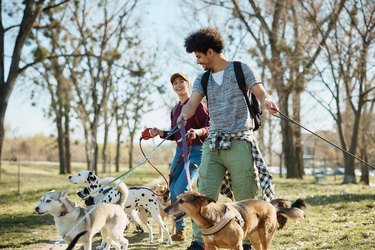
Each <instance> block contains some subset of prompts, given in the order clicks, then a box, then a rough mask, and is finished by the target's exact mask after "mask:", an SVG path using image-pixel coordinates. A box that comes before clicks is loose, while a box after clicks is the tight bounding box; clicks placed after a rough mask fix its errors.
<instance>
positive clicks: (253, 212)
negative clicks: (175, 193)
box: [165, 192, 305, 250]
mask: <svg viewBox="0 0 375 250" xmlns="http://www.w3.org/2000/svg"><path fill="white" fill-rule="evenodd" d="M165 212H166V213H168V214H170V215H173V216H174V217H175V221H177V220H179V219H181V218H183V217H185V216H189V217H191V218H192V219H193V221H194V222H195V223H196V224H197V225H198V227H199V228H200V229H201V231H202V235H203V241H204V245H205V249H206V250H213V249H216V247H219V248H230V249H236V250H243V247H242V239H243V238H247V239H249V240H250V242H251V244H252V245H253V247H254V248H255V249H256V250H268V249H269V247H270V244H271V242H272V239H273V237H274V234H275V231H276V227H277V225H278V220H277V217H278V216H285V217H288V218H291V219H302V218H304V214H305V213H304V211H303V210H302V209H299V208H297V207H292V208H278V207H274V206H273V205H272V204H270V203H268V202H266V201H263V200H244V201H240V202H235V203H222V202H218V201H215V200H213V199H211V198H209V197H207V196H204V195H202V194H200V193H197V192H187V193H184V194H181V195H179V197H178V198H177V201H176V202H175V203H173V204H172V205H170V206H169V207H167V208H166V209H165Z"/></svg>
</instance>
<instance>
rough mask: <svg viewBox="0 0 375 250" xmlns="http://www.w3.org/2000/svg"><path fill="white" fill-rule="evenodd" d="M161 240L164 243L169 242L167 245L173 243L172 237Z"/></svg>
mask: <svg viewBox="0 0 375 250" xmlns="http://www.w3.org/2000/svg"><path fill="white" fill-rule="evenodd" d="M161 241H162V243H164V244H167V245H171V244H172V238H171V237H168V239H167V240H165V241H163V240H161Z"/></svg>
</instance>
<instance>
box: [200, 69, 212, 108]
mask: <svg viewBox="0 0 375 250" xmlns="http://www.w3.org/2000/svg"><path fill="white" fill-rule="evenodd" d="M210 73H211V71H210V70H207V71H206V72H204V74H203V76H202V79H201V84H202V88H203V92H204V95H205V96H206V99H207V101H208V96H207V85H208V78H210Z"/></svg>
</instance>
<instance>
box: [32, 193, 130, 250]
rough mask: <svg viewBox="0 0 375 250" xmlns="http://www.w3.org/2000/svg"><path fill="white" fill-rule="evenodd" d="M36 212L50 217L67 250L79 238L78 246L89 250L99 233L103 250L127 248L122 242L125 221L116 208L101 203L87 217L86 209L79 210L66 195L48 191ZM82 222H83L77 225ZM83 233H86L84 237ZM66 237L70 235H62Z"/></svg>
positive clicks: (113, 205) (124, 240) (123, 239)
mask: <svg viewBox="0 0 375 250" xmlns="http://www.w3.org/2000/svg"><path fill="white" fill-rule="evenodd" d="M35 212H37V213H38V214H39V215H43V214H46V213H48V214H51V215H52V216H53V218H54V220H55V225H56V229H57V231H58V233H59V235H60V236H61V237H63V236H65V238H64V240H65V241H66V242H67V243H68V244H69V243H72V244H71V245H70V246H69V248H68V249H73V247H74V245H75V243H76V241H77V238H78V237H79V236H80V238H79V239H78V242H79V243H82V244H83V245H84V249H85V250H91V249H92V238H93V236H94V235H95V234H96V233H98V232H101V234H102V237H103V239H104V241H105V242H106V243H107V247H106V249H108V250H109V249H110V246H113V247H114V248H115V249H121V246H122V247H123V249H127V248H128V240H127V239H125V238H124V230H125V227H126V225H127V223H128V218H127V216H126V214H125V212H124V210H123V209H122V207H121V206H119V205H118V204H106V203H102V204H100V205H98V206H97V207H96V208H95V209H94V210H93V212H91V213H90V214H88V215H87V212H88V211H87V209H84V208H80V207H78V206H77V205H76V204H75V203H74V202H72V201H71V200H69V199H68V198H67V193H66V192H63V193H61V192H54V191H51V192H48V193H46V194H45V195H43V197H42V199H41V202H40V203H39V205H38V206H36V207H35ZM84 216H86V217H85V218H84ZM82 218H84V220H83V221H82V222H81V223H79V221H80V220H82ZM77 223H78V224H77ZM73 226H76V227H75V228H73ZM84 231H87V233H86V234H83V232H84ZM67 233H69V234H68V235H65V234H67ZM82 234H83V235H82Z"/></svg>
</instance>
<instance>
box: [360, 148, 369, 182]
mask: <svg viewBox="0 0 375 250" xmlns="http://www.w3.org/2000/svg"><path fill="white" fill-rule="evenodd" d="M362 157H363V155H362ZM363 159H364V160H365V162H368V157H367V155H365V156H364V157H363ZM361 173H362V174H361V180H360V182H363V183H365V184H366V185H370V177H369V174H370V171H369V168H368V166H367V165H365V164H361Z"/></svg>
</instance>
